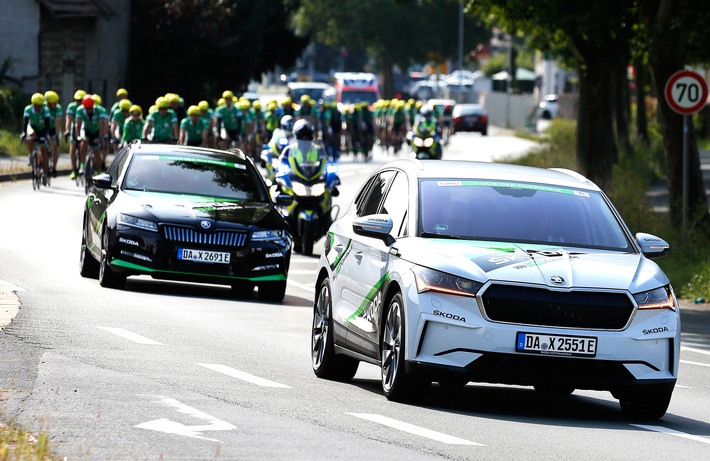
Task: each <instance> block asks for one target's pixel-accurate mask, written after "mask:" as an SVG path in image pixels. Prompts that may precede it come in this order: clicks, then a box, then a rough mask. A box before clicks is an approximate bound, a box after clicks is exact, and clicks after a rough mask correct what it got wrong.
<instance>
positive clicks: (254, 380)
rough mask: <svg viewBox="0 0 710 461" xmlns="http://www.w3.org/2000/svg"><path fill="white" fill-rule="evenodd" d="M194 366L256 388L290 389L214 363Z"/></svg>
mask: <svg viewBox="0 0 710 461" xmlns="http://www.w3.org/2000/svg"><path fill="white" fill-rule="evenodd" d="M196 365H199V366H201V367H205V368H209V369H210V370H212V371H216V372H217V373H222V374H225V375H227V376H231V377H232V378H237V379H241V380H242V381H246V382H248V383H252V384H256V385H257V386H262V387H280V388H284V389H291V386H287V385H285V384H281V383H277V382H276V381H269V380H268V379H264V378H259V377H258V376H254V375H251V374H249V373H245V372H243V371H239V370H235V369H234V368H231V367H228V366H226V365H220V364H216V363H197V364H196Z"/></svg>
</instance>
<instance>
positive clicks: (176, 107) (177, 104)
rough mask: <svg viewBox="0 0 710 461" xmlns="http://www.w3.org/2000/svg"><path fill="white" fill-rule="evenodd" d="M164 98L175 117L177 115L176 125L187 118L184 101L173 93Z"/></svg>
mask: <svg viewBox="0 0 710 461" xmlns="http://www.w3.org/2000/svg"><path fill="white" fill-rule="evenodd" d="M165 98H167V100H168V104H170V108H171V109H172V110H173V112H175V115H177V119H178V123H180V122H182V121H183V120H184V119H185V118H186V117H187V111H186V110H185V105H184V104H185V102H184V100H183V99H182V98H181V97H180V96H179V95H177V94H175V93H168V94H166V95H165Z"/></svg>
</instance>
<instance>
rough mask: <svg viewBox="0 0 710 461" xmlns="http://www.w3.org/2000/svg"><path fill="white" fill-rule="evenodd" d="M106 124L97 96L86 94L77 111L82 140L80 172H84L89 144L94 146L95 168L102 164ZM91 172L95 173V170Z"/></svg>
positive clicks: (78, 129) (78, 131)
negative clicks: (103, 136) (102, 140)
mask: <svg viewBox="0 0 710 461" xmlns="http://www.w3.org/2000/svg"><path fill="white" fill-rule="evenodd" d="M106 125H107V119H106V118H104V115H103V114H102V112H101V110H99V109H98V108H97V104H96V100H95V98H94V97H93V96H92V95H90V94H87V95H86V96H84V98H83V99H82V100H81V107H79V108H78V109H77V111H76V132H77V137H78V138H79V141H80V142H81V148H80V150H79V162H80V163H79V165H80V166H79V174H82V173H83V170H84V163H85V162H86V154H87V153H88V151H89V145H91V146H92V148H93V161H94V169H95V170H96V169H97V168H98V167H99V166H100V165H101V162H102V158H101V139H102V135H103V134H104V133H106V131H107V128H106ZM89 173H91V174H93V173H94V171H90V172H89Z"/></svg>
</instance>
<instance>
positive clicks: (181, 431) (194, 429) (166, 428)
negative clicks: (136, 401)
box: [133, 394, 237, 442]
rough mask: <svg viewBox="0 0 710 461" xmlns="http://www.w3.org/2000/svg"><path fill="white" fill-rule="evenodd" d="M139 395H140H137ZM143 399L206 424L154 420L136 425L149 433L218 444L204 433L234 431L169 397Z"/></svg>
mask: <svg viewBox="0 0 710 461" xmlns="http://www.w3.org/2000/svg"><path fill="white" fill-rule="evenodd" d="M138 395H141V394H138ZM145 397H151V398H155V399H157V400H156V401H155V403H162V404H165V405H167V406H169V407H173V408H176V409H177V410H178V412H180V413H183V414H185V415H188V416H192V417H193V418H197V419H201V420H203V421H207V423H208V424H203V425H198V426H185V425H184V424H181V423H178V422H176V421H171V420H169V419H167V418H160V419H155V420H153V421H148V422H147V423H142V424H138V425H137V426H133V427H136V428H138V429H148V430H150V431H157V432H163V433H165V434H175V435H181V436H183V437H191V438H194V439H202V440H209V441H211V442H219V440H217V439H211V438H209V437H204V436H203V435H202V433H203V432H205V431H231V430H234V429H236V428H237V427H236V426H233V425H231V424H229V423H227V422H224V421H222V420H220V419H217V418H215V417H214V416H210V415H208V414H207V413H203V412H201V411H200V410H197V409H195V408H192V407H190V406H188V405H185V404H184V403H180V402H178V401H177V400H175V399H171V398H169V397H164V396H162V395H147V396H145Z"/></svg>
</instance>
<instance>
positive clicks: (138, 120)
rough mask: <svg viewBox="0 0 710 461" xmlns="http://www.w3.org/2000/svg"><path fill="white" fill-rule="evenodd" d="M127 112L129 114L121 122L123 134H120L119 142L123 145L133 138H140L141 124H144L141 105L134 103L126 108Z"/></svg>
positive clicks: (141, 134)
mask: <svg viewBox="0 0 710 461" xmlns="http://www.w3.org/2000/svg"><path fill="white" fill-rule="evenodd" d="M128 112H129V113H130V114H131V116H130V117H128V118H127V119H126V121H125V122H124V123H123V135H122V136H121V144H122V145H124V146H125V145H126V144H128V143H129V142H131V141H133V140H134V139H142V137H143V126H144V125H145V120H143V109H141V106H138V105H135V104H134V105H132V106H131V107H130V108H129V109H128Z"/></svg>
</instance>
